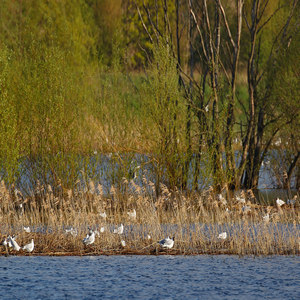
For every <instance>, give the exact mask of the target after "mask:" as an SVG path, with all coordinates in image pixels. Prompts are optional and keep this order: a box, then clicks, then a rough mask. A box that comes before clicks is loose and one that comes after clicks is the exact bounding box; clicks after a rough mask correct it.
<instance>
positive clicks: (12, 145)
mask: <svg viewBox="0 0 300 300" xmlns="http://www.w3.org/2000/svg"><path fill="white" fill-rule="evenodd" d="M10 60H11V57H10V54H9V51H8V50H7V49H6V48H2V49H0V164H1V166H2V170H0V171H2V172H4V174H5V178H6V179H7V181H8V182H9V183H11V182H13V181H14V180H15V174H16V172H17V169H18V159H19V139H18V132H17V111H16V107H15V105H14V99H12V97H11V95H10V93H9V85H10V82H9V81H10V79H11V78H10V75H11V74H9V71H10V70H9V63H10Z"/></svg>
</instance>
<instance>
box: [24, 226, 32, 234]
mask: <svg viewBox="0 0 300 300" xmlns="http://www.w3.org/2000/svg"><path fill="white" fill-rule="evenodd" d="M23 229H24V231H25V232H27V233H30V232H31V230H30V227H29V226H27V227H25V226H24V227H23Z"/></svg>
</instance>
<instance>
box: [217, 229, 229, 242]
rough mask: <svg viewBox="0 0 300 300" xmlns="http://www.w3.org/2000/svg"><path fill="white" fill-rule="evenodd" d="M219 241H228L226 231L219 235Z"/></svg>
mask: <svg viewBox="0 0 300 300" xmlns="http://www.w3.org/2000/svg"><path fill="white" fill-rule="evenodd" d="M218 239H220V240H226V239H227V232H226V231H224V232H222V233H220V234H219V235H218Z"/></svg>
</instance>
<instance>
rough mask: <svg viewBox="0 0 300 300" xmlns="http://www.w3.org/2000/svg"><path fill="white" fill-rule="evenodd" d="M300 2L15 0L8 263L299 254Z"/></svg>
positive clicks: (5, 171)
mask: <svg viewBox="0 0 300 300" xmlns="http://www.w3.org/2000/svg"><path fill="white" fill-rule="evenodd" d="M299 7H300V5H299V1H298V0H286V1H282V0H272V1H265V0H247V1H246V0H245V1H244V0H228V1H224V0H215V1H208V0H201V1H195V0H182V1H179V0H174V1H164V0H157V1H156V0H114V1H111V0H94V1H91V0H73V1H69V0H61V1H57V0H53V1H46V0H40V1H34V0H23V1H6V0H0V20H1V22H0V182H1V187H0V189H1V190H0V240H1V242H3V243H2V244H1V246H0V250H1V254H3V255H99V254H108V255H109V254H156V255H159V254H204V253H206V254H223V253H227V254H238V255H244V254H254V255H260V254H297V255H298V254H299V242H300V241H299V189H300V165H299V162H300V159H299V157H300V143H299V141H300V131H299V128H300V106H299V103H300V99H299V96H300V93H299V90H300V80H299V78H300V76H299V74H300V51H299V48H300V35H299V19H300V9H299ZM262 189H264V190H268V189H276V191H277V192H278V194H277V196H276V195H275V194H272V195H271V194H268V195H267V196H266V197H265V199H261V198H260V197H259V196H258V190H262ZM282 195H284V197H282ZM104 216H105V217H104ZM121 224H122V225H123V226H124V230H123V232H122V233H118V229H117V228H118V227H119V226H121ZM24 228H25V229H24ZM115 230H116V231H117V233H114V231H115ZM167 237H169V238H170V239H172V238H173V237H174V238H175V239H174V245H173V244H172V243H173V242H171V244H172V247H170V248H168V247H164V246H163V245H164V244H163V242H161V243H159V241H162V240H164V239H166V238H167ZM94 238H95V239H94ZM32 240H33V241H34V249H33V250H32V251H28V250H30V249H31V248H32V247H31V246H28V247H25V248H24V249H22V247H24V245H28V243H29V242H30V241H32ZM172 241H173V240H172ZM10 246H12V247H10Z"/></svg>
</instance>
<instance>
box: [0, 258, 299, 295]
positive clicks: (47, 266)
mask: <svg viewBox="0 0 300 300" xmlns="http://www.w3.org/2000/svg"><path fill="white" fill-rule="evenodd" d="M0 289H1V296H0V298H1V299H185V298H186V299H300V260H299V257H293V256H272V257H256V258H253V257H242V258H239V257H237V256H204V255H203V256H186V257H185V256H157V257H156V256H101V257H99V256H98V257H95V256H90V257H37V256H35V257H34V256H31V257H13V256H10V257H0Z"/></svg>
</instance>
